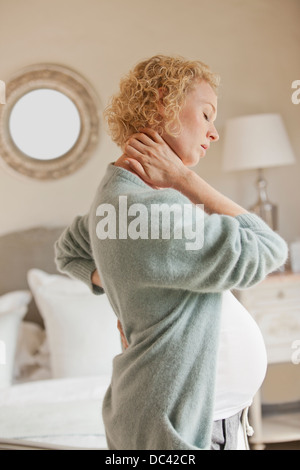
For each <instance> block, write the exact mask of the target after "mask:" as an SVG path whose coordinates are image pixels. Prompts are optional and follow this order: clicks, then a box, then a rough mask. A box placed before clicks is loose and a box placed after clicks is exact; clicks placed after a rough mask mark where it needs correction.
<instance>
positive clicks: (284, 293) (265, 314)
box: [234, 272, 300, 450]
mask: <svg viewBox="0 0 300 470" xmlns="http://www.w3.org/2000/svg"><path fill="white" fill-rule="evenodd" d="M234 294H235V295H236V296H237V298H238V299H239V301H240V302H241V303H242V304H243V305H244V306H245V307H246V309H247V310H248V311H249V312H250V313H251V315H252V316H253V318H254V319H255V321H256V322H257V324H258V325H259V327H260V329H261V332H262V334H263V337H264V340H265V344H266V349H267V356H268V370H269V368H270V367H272V365H275V364H277V365H278V364H286V365H287V364H289V365H292V367H293V368H294V369H293V373H295V374H298V375H299V381H298V382H297V383H298V385H297V386H296V387H297V390H294V391H293V394H292V395H293V397H294V398H295V396H296V401H298V402H299V403H300V364H298V361H295V357H297V351H296V350H295V348H297V347H298V350H299V348H300V274H295V273H291V272H285V273H278V274H277V273H276V274H272V275H270V276H268V277H267V278H266V279H265V280H264V281H263V282H261V283H259V284H258V285H256V286H254V287H252V288H250V289H246V290H242V291H236V292H234ZM298 358H299V359H300V352H299V354H298ZM293 361H294V362H293ZM297 364H298V365H297ZM267 380H268V373H267V376H266V379H265V382H266V381H267ZM265 382H264V384H263V386H262V388H261V390H260V391H259V392H258V393H257V395H256V397H255V399H254V401H253V404H252V406H251V408H250V420H251V424H252V426H253V428H254V431H255V433H254V435H253V437H252V438H251V439H250V444H251V446H252V448H254V449H255V450H258V449H264V447H265V444H267V443H274V442H288V441H297V440H300V407H297V406H295V404H294V408H293V405H292V404H290V408H291V409H289V407H285V406H284V405H283V404H279V403H278V404H277V406H272V407H271V408H272V412H270V411H269V412H266V409H267V408H268V407H267V406H264V404H263V401H262V395H263V394H262V391H263V389H264V387H265ZM282 386H283V387H284V386H286V388H287V387H288V384H285V383H283V384H282ZM299 403H298V404H299ZM280 405H283V406H280ZM264 409H265V411H264Z"/></svg>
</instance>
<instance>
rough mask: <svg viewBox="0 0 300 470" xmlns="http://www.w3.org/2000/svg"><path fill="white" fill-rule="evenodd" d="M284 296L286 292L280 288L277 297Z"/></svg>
mask: <svg viewBox="0 0 300 470" xmlns="http://www.w3.org/2000/svg"><path fill="white" fill-rule="evenodd" d="M284 297H285V294H284V292H283V291H282V290H280V291H279V292H278V294H277V298H278V299H284Z"/></svg>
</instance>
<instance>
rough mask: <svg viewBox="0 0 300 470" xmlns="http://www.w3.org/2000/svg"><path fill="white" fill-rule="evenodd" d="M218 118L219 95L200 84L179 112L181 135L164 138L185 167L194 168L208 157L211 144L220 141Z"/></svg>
mask: <svg viewBox="0 0 300 470" xmlns="http://www.w3.org/2000/svg"><path fill="white" fill-rule="evenodd" d="M216 116H217V96H216V94H215V92H214V90H213V89H212V87H211V86H210V85H209V84H208V83H207V82H205V81H201V82H199V83H197V84H196V85H195V86H194V87H193V89H192V90H191V91H189V92H188V94H187V96H186V101H185V104H184V105H183V107H182V109H181V111H180V114H179V119H180V122H181V133H180V135H179V136H177V137H174V136H171V135H169V134H167V133H164V134H163V136H162V137H163V139H164V140H165V141H166V142H167V144H168V145H169V146H170V147H171V148H172V149H173V151H174V152H175V153H176V154H177V155H178V157H179V158H180V159H181V160H182V162H183V163H184V165H186V166H190V167H192V166H195V165H196V164H197V163H198V162H199V160H200V158H202V157H204V156H205V154H206V151H207V150H208V148H209V146H210V144H211V142H215V141H217V140H218V139H219V135H218V133H217V130H216V128H215V126H214V121H215V119H216Z"/></svg>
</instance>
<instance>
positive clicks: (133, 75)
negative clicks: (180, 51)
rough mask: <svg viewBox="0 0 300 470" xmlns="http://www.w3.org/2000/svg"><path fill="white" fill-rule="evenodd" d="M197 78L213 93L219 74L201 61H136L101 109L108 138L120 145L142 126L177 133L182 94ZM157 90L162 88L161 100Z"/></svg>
mask: <svg viewBox="0 0 300 470" xmlns="http://www.w3.org/2000/svg"><path fill="white" fill-rule="evenodd" d="M200 80H205V81H206V82H208V83H209V84H210V85H211V87H212V88H213V90H214V91H215V92H216V93H217V89H218V86H219V76H218V75H216V74H214V73H213V72H212V71H211V70H210V68H209V67H208V66H207V65H206V64H204V63H203V62H200V61H190V60H185V59H184V58H182V57H169V56H164V55H156V56H154V57H151V58H150V59H148V60H144V61H142V62H140V63H138V64H137V65H136V66H135V67H134V68H133V69H132V70H131V71H130V72H129V73H128V74H127V75H126V76H125V77H123V78H122V80H121V82H120V91H119V93H117V94H115V95H114V96H113V97H112V98H111V101H110V104H109V105H108V106H107V108H106V109H105V111H104V117H105V119H106V121H107V125H108V132H109V134H110V135H111V137H112V140H113V141H114V142H115V143H116V144H117V145H119V146H120V147H122V146H123V145H124V144H125V142H126V141H127V140H128V138H129V137H130V136H131V135H132V134H134V133H136V132H139V130H140V129H142V128H144V127H151V128H153V129H155V130H156V131H157V132H159V133H160V134H162V133H163V132H166V133H168V134H171V135H178V134H179V133H180V121H179V112H180V110H181V108H182V106H183V104H184V100H185V96H186V94H187V92H188V91H189V90H191V88H192V87H193V85H194V84H195V82H198V81H200ZM159 90H162V91H163V98H162V99H161V94H160V91H159ZM161 104H163V110H164V115H163V118H162V113H161Z"/></svg>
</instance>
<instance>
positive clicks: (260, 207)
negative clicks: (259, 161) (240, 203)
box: [249, 170, 278, 231]
mask: <svg viewBox="0 0 300 470" xmlns="http://www.w3.org/2000/svg"><path fill="white" fill-rule="evenodd" d="M256 184H257V189H258V201H257V203H256V204H254V206H252V207H250V209H249V210H250V212H253V213H254V214H256V215H258V216H259V217H261V218H262V219H263V220H264V221H265V222H266V223H267V224H268V225H269V227H271V229H272V230H274V231H276V230H277V216H278V208H277V206H276V205H275V204H272V203H271V202H270V201H269V199H268V196H267V190H266V187H267V182H266V180H265V179H264V177H263V174H262V170H259V176H258V179H257V182H256Z"/></svg>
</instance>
